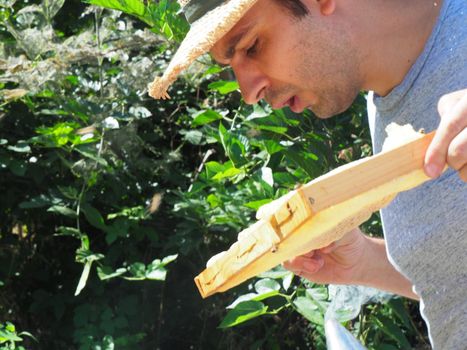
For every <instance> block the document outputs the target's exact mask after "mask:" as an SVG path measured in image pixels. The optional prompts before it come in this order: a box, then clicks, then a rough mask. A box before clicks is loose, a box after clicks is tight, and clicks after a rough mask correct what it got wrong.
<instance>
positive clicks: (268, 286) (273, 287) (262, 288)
mask: <svg viewBox="0 0 467 350" xmlns="http://www.w3.org/2000/svg"><path fill="white" fill-rule="evenodd" d="M279 289H281V285H280V284H279V283H278V282H277V281H276V280H273V279H271V278H263V279H261V280H259V281H258V282H256V283H255V290H256V293H258V294H259V295H260V294H265V293H269V292H272V291H278V290H279Z"/></svg>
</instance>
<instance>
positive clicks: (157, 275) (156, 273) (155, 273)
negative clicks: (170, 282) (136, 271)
mask: <svg viewBox="0 0 467 350" xmlns="http://www.w3.org/2000/svg"><path fill="white" fill-rule="evenodd" d="M166 276H167V269H165V268H164V267H158V268H157V269H154V270H151V271H148V272H146V276H145V277H146V278H147V279H149V280H156V281H165V278H166Z"/></svg>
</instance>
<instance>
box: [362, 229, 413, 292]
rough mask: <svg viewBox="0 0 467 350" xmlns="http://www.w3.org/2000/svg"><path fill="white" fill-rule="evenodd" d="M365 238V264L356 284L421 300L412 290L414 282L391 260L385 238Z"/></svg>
mask: <svg viewBox="0 0 467 350" xmlns="http://www.w3.org/2000/svg"><path fill="white" fill-rule="evenodd" d="M365 240H366V249H365V253H364V258H363V259H362V261H363V263H364V265H363V266H362V267H361V272H360V277H357V279H356V284H359V285H364V286H369V287H374V288H378V289H381V290H385V291H388V292H391V293H395V294H399V295H403V296H405V297H407V298H411V299H416V300H419V299H420V298H419V296H418V295H417V294H415V293H414V292H413V290H412V283H411V282H410V281H409V280H408V279H407V278H405V277H404V276H403V275H401V274H400V272H399V271H397V270H396V269H395V268H394V266H393V265H392V264H391V263H390V262H389V259H388V256H387V253H386V243H385V241H384V239H381V238H372V237H368V236H365Z"/></svg>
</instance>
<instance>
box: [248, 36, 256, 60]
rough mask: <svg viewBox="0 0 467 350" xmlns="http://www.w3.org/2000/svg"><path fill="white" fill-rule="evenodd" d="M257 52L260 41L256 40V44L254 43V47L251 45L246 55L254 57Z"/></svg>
mask: <svg viewBox="0 0 467 350" xmlns="http://www.w3.org/2000/svg"><path fill="white" fill-rule="evenodd" d="M257 50H258V39H256V40H255V42H254V43H253V45H251V46H250V47H249V48H248V49H247V50H246V54H247V56H254V55H255V53H256V52H257Z"/></svg>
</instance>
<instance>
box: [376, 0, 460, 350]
mask: <svg viewBox="0 0 467 350" xmlns="http://www.w3.org/2000/svg"><path fill="white" fill-rule="evenodd" d="M466 87H467V1H466V0H445V1H444V3H443V6H442V8H441V11H440V15H439V18H438V21H437V23H436V25H435V28H434V29H433V32H432V33H431V36H430V38H429V39H428V42H427V43H426V46H425V48H424V51H423V52H422V54H421V55H420V56H419V57H418V59H417V61H416V62H415V63H414V65H413V66H412V68H411V69H410V71H409V72H408V74H407V76H406V77H405V79H404V81H403V82H402V83H401V84H400V85H399V86H397V87H396V88H394V89H393V90H392V91H391V92H390V93H389V94H388V95H387V96H385V97H380V96H376V95H375V94H372V93H370V94H369V98H368V113H369V124H370V129H371V134H372V138H373V146H374V150H375V153H377V152H380V151H381V147H382V143H383V141H384V139H385V137H386V133H385V128H386V126H387V125H388V124H389V123H391V122H396V123H398V124H400V125H403V124H407V123H409V124H412V125H413V127H414V128H415V130H418V129H421V128H424V129H425V130H426V131H427V132H428V131H432V130H434V129H436V128H437V127H438V124H439V120H440V117H439V114H438V112H437V103H438V100H439V98H440V97H441V96H442V95H444V94H446V93H449V92H452V91H456V90H460V89H462V88H466ZM381 216H382V220H383V228H384V234H385V238H386V244H387V252H388V256H389V259H390V261H391V263H392V264H393V265H394V266H395V267H396V268H397V269H398V271H400V272H401V273H402V274H404V275H405V276H406V277H407V278H408V279H410V281H412V283H413V285H414V291H415V292H416V293H417V294H418V295H419V296H420V297H421V304H420V305H421V306H420V308H421V312H422V316H423V318H424V319H425V321H426V322H427V325H428V330H429V334H430V341H431V343H432V346H433V348H435V349H443V350H445V349H449V350H456V349H463V350H465V349H467V184H465V183H464V182H462V181H461V180H460V179H459V177H458V175H457V173H456V172H454V171H453V170H451V169H450V170H448V171H447V172H446V173H444V175H442V176H441V177H440V178H439V179H436V180H432V181H429V182H427V183H425V184H424V185H422V186H420V187H418V188H416V189H413V190H410V191H407V192H404V193H401V194H399V195H398V196H397V198H396V199H395V200H394V201H393V202H392V203H391V204H390V205H389V206H388V207H387V208H385V209H383V210H382V211H381Z"/></svg>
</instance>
